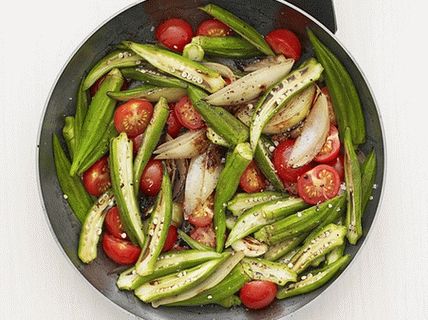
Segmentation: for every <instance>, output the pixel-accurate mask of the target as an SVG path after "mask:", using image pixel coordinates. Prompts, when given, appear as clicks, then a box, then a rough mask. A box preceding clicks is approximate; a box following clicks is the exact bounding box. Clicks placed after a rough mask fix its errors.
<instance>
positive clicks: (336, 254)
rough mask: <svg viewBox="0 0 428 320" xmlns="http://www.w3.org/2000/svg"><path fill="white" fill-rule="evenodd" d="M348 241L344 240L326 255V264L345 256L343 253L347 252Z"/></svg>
mask: <svg viewBox="0 0 428 320" xmlns="http://www.w3.org/2000/svg"><path fill="white" fill-rule="evenodd" d="M345 248H346V243H345V242H344V243H343V244H342V245H340V246H339V247H336V248H334V249H333V250H332V251H331V252H330V253H329V254H327V255H326V256H325V260H326V264H327V265H329V264H332V263H334V262H336V261H337V260H339V259H340V258H342V257H343V253H344V252H345Z"/></svg>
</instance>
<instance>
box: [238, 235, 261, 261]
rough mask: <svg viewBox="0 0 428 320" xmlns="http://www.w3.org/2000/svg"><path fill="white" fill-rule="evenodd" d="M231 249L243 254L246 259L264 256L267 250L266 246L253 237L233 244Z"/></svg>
mask: <svg viewBox="0 0 428 320" xmlns="http://www.w3.org/2000/svg"><path fill="white" fill-rule="evenodd" d="M232 249H233V250H235V251H236V252H242V253H244V255H245V256H246V257H250V258H256V257H260V256H262V255H264V254H265V253H266V252H267V250H268V246H267V245H266V244H265V243H263V242H260V241H258V240H256V239H254V238H253V237H245V238H243V239H239V240H236V241H235V242H233V243H232Z"/></svg>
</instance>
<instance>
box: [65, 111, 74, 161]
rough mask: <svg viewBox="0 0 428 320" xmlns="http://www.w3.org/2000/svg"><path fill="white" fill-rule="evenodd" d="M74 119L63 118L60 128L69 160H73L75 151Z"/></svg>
mask: <svg viewBox="0 0 428 320" xmlns="http://www.w3.org/2000/svg"><path fill="white" fill-rule="evenodd" d="M74 122H75V121H74V117H70V116H69V117H65V124H64V127H63V128H62V135H63V136H64V140H65V143H66V144H67V149H68V153H69V154H70V158H71V159H73V156H74V152H75V150H76V138H75V136H74Z"/></svg>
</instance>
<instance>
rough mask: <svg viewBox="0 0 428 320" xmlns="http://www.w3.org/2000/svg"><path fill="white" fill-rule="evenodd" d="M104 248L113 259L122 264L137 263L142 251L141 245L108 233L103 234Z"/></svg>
mask: <svg viewBox="0 0 428 320" xmlns="http://www.w3.org/2000/svg"><path fill="white" fill-rule="evenodd" d="M103 249H104V252H105V254H106V255H107V256H108V257H109V258H110V259H111V260H113V261H114V262H116V263H118V264H122V265H128V264H134V263H136V262H137V260H138V257H139V256H140V253H141V249H140V247H138V246H136V245H134V244H133V243H132V242H130V241H127V240H123V239H118V238H115V237H113V236H112V235H110V234H108V233H105V234H104V236H103Z"/></svg>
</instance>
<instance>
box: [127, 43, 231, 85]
mask: <svg viewBox="0 0 428 320" xmlns="http://www.w3.org/2000/svg"><path fill="white" fill-rule="evenodd" d="M122 44H123V45H125V46H126V47H128V48H129V49H131V50H132V51H134V52H135V53H137V54H138V55H140V56H141V57H143V58H144V60H146V61H148V62H149V63H150V64H151V65H153V66H154V67H156V68H157V69H159V70H161V71H163V72H166V73H169V74H171V75H173V76H175V77H177V78H179V79H181V80H184V81H186V82H189V83H191V84H193V85H195V86H198V87H201V88H202V89H204V90H207V91H208V92H211V93H213V92H216V91H218V90H220V89H221V88H223V87H224V86H225V85H226V83H225V82H224V80H223V78H222V77H221V75H220V74H219V73H217V72H215V71H214V70H212V69H210V68H207V67H206V66H204V65H202V64H200V63H198V62H195V61H192V60H190V59H187V58H185V57H183V56H181V55H179V54H177V53H173V52H171V51H168V50H165V49H161V48H159V47H156V46H154V45H150V44H139V43H135V42H132V41H124V42H122Z"/></svg>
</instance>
